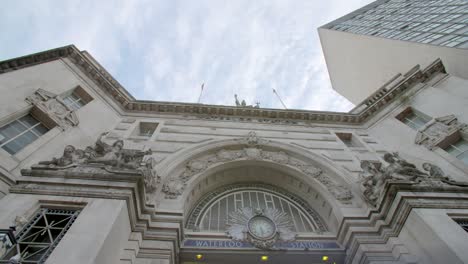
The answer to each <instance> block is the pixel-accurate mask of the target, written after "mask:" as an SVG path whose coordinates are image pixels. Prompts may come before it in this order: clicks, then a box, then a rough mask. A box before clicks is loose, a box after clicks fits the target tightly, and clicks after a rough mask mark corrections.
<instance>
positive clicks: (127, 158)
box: [32, 132, 160, 199]
mask: <svg viewBox="0 0 468 264" xmlns="http://www.w3.org/2000/svg"><path fill="white" fill-rule="evenodd" d="M107 134H108V132H105V133H102V134H101V135H100V136H99V138H98V139H97V141H96V143H95V144H94V146H87V147H86V148H85V149H84V150H82V149H77V148H75V147H74V146H72V145H68V146H66V147H65V149H64V151H63V155H62V157H60V158H53V159H52V160H49V161H40V162H39V163H38V165H36V166H33V167H32V168H33V169H34V168H41V169H44V168H45V169H54V170H66V169H74V170H76V171H79V172H90V173H92V172H96V171H98V170H104V171H106V172H109V173H135V174H139V175H141V176H143V181H144V185H145V191H146V198H147V199H151V197H152V196H153V195H154V194H155V192H156V189H157V187H158V184H159V182H160V176H159V175H157V174H156V172H155V170H154V166H155V161H154V159H153V158H152V157H151V156H150V155H151V154H152V151H151V149H149V150H146V151H138V150H131V149H124V141H123V140H116V141H114V142H113V143H112V144H107V143H105V142H104V141H103V140H102V138H103V137H104V136H105V135H107Z"/></svg>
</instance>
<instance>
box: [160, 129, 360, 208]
mask: <svg viewBox="0 0 468 264" xmlns="http://www.w3.org/2000/svg"><path fill="white" fill-rule="evenodd" d="M237 141H238V142H241V143H242V144H245V145H246V146H247V147H244V148H243V149H238V150H228V149H221V150H218V151H216V152H215V153H211V154H209V155H207V156H205V157H201V158H198V159H194V160H191V161H189V162H187V164H186V165H185V168H184V171H183V172H182V174H181V175H180V176H179V177H171V178H169V179H168V180H167V181H166V182H165V183H164V185H163V192H164V193H165V197H166V198H167V199H176V198H177V197H178V196H179V195H181V194H182V192H183V190H184V189H185V186H186V183H187V182H188V181H189V180H190V179H191V178H192V177H193V176H194V175H196V174H198V173H201V172H203V171H205V170H206V169H208V168H209V167H211V166H213V165H216V164H220V163H225V162H229V161H234V160H265V161H270V162H274V163H278V164H282V165H286V166H291V167H293V168H296V169H298V170H300V171H301V172H303V173H304V174H306V175H308V176H310V177H312V178H314V179H316V180H317V181H319V182H320V183H322V184H323V185H324V186H325V187H326V188H327V189H328V191H329V192H330V193H331V194H332V195H333V196H334V197H335V198H336V199H337V200H339V201H340V202H342V203H345V204H348V203H351V199H352V198H353V194H352V192H351V191H350V190H349V189H348V188H347V187H345V186H343V185H340V184H337V183H336V182H335V181H333V180H332V179H331V178H330V177H329V176H327V175H325V174H324V173H323V171H322V170H321V169H320V168H317V167H315V166H312V165H309V164H306V163H305V162H303V161H300V160H297V159H293V158H291V157H290V156H289V155H288V154H287V153H286V152H284V151H267V150H264V149H262V148H261V145H265V144H268V141H267V140H265V139H262V138H259V137H258V136H257V135H256V134H255V132H250V133H249V134H248V135H247V137H245V138H241V139H237Z"/></svg>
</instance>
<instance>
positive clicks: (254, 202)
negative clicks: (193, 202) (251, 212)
mask: <svg viewBox="0 0 468 264" xmlns="http://www.w3.org/2000/svg"><path fill="white" fill-rule="evenodd" d="M244 207H249V208H252V209H265V208H273V209H276V210H278V211H280V212H285V213H286V214H287V215H289V216H290V217H291V220H292V222H293V223H294V230H293V231H295V232H321V231H326V226H325V225H324V224H323V221H322V220H321V218H320V217H319V215H318V214H317V213H316V212H315V211H314V210H313V209H312V208H310V207H309V206H308V204H307V203H306V202H305V201H304V200H302V199H300V198H298V197H296V196H295V195H292V194H290V193H288V192H286V191H284V190H281V189H279V188H276V187H273V186H270V185H264V184H240V185H239V184H238V185H232V186H228V187H224V188H221V189H219V190H216V191H214V192H211V193H210V194H208V195H207V196H205V197H204V198H202V199H201V201H200V202H199V203H198V205H197V206H196V207H195V208H194V209H193V210H192V212H191V214H190V217H189V220H188V222H187V228H188V229H192V230H199V231H209V232H224V231H225V230H226V222H227V221H228V218H229V215H230V214H231V213H232V212H234V211H236V210H238V209H240V208H244Z"/></svg>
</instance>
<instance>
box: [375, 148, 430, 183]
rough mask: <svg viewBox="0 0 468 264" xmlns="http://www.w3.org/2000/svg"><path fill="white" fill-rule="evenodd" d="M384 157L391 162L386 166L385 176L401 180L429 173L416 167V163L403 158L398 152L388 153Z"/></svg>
mask: <svg viewBox="0 0 468 264" xmlns="http://www.w3.org/2000/svg"><path fill="white" fill-rule="evenodd" d="M383 159H384V160H385V161H386V162H388V163H389V165H388V166H387V167H386V168H385V172H384V173H385V176H386V177H389V178H393V179H400V180H410V181H412V180H415V179H417V178H418V177H427V176H428V175H427V174H426V173H424V172H422V171H420V170H419V169H417V168H416V166H415V165H414V164H411V163H409V162H407V161H406V160H404V159H401V158H400V156H399V155H398V153H386V154H385V155H384V157H383Z"/></svg>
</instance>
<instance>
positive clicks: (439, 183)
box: [361, 152, 468, 207]
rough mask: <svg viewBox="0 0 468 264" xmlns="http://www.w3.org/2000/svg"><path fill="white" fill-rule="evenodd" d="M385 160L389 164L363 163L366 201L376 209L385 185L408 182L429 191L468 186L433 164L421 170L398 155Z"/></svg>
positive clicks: (428, 164)
mask: <svg viewBox="0 0 468 264" xmlns="http://www.w3.org/2000/svg"><path fill="white" fill-rule="evenodd" d="M383 159H384V160H385V161H386V162H387V163H388V165H387V166H385V167H383V166H382V163H380V162H375V161H367V160H365V161H361V168H362V169H363V171H364V173H363V175H362V180H361V187H362V191H363V194H364V198H365V199H366V201H367V202H368V203H369V204H370V205H372V206H374V207H376V206H377V205H378V204H379V202H380V201H381V199H382V194H383V192H384V188H385V184H386V183H387V182H389V181H392V182H399V181H400V182H407V183H410V184H411V185H413V186H419V187H428V188H429V189H433V188H437V187H444V186H449V185H452V186H460V187H464V186H468V183H464V182H457V181H453V180H451V179H450V177H448V176H446V175H445V173H444V172H443V171H442V169H441V168H440V167H438V166H436V165H434V164H431V163H428V162H426V163H423V164H422V168H423V170H424V171H425V172H424V171H422V170H419V169H418V168H417V167H416V165H414V164H412V163H409V162H407V161H406V160H404V159H402V158H401V157H400V156H399V154H398V153H396V152H395V153H386V154H385V155H384V156H383Z"/></svg>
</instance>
